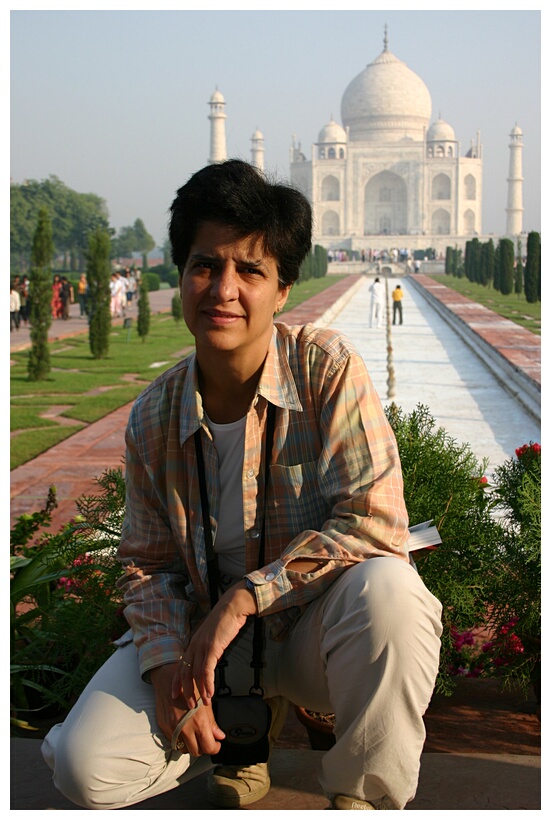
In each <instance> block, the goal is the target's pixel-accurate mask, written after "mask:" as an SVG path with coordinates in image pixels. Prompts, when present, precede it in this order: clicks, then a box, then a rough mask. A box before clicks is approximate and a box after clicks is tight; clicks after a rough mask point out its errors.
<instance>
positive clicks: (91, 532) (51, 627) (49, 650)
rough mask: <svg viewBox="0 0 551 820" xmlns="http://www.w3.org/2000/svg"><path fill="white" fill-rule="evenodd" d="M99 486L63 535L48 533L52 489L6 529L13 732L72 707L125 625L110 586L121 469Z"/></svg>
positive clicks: (120, 511) (116, 567) (115, 571)
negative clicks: (38, 505)
mask: <svg viewBox="0 0 551 820" xmlns="http://www.w3.org/2000/svg"><path fill="white" fill-rule="evenodd" d="M98 486H99V488H100V492H99V494H98V495H95V496H90V497H82V498H81V499H79V501H78V502H77V509H78V511H79V514H78V515H77V516H76V518H75V519H74V520H73V521H71V522H69V523H68V524H67V525H66V526H65V527H64V528H63V529H62V530H61V532H59V533H57V534H51V533H49V532H47V528H48V526H49V523H50V521H51V513H52V510H53V509H54V508H55V506H56V498H55V489H54V488H51V489H50V494H49V496H48V499H47V501H46V504H45V506H44V509H43V510H41V511H40V512H38V513H33V514H32V515H23V516H20V518H19V519H18V521H17V523H16V525H15V526H14V528H13V530H12V532H11V550H10V551H11V561H10V563H11V566H10V570H11V581H10V599H11V677H10V683H11V686H10V690H11V691H10V705H11V722H12V725H14V726H15V727H18V728H19V729H29V728H34V727H33V721H34V719H35V718H41V717H42V716H43V715H44V714H48V713H49V711H52V710H53V712H54V714H55V713H56V712H60V711H65V710H67V709H68V708H70V706H71V705H72V704H73V703H74V702H75V700H76V699H77V697H78V695H79V694H80V692H81V691H82V689H83V688H84V686H85V685H86V683H87V682H88V680H89V679H90V678H91V677H92V675H93V674H94V673H95V672H96V670H97V669H99V667H100V666H101V665H102V664H103V663H104V662H105V661H106V660H107V658H108V657H109V655H110V654H111V653H112V652H113V650H114V646H113V640H114V639H116V638H117V637H119V636H120V635H121V634H123V632H125V631H126V629H127V628H128V627H127V623H126V621H125V619H124V616H123V614H122V598H121V596H120V594H119V593H118V591H117V589H116V580H117V578H118V577H119V576H120V574H121V568H120V564H119V563H118V561H117V560H116V557H115V551H116V548H117V546H118V543H119V540H120V532H121V527H122V519H123V516H124V504H125V495H124V493H125V486H124V478H123V475H122V470H121V469H117V470H108V471H107V472H106V473H104V475H103V476H101V478H99V479H98Z"/></svg>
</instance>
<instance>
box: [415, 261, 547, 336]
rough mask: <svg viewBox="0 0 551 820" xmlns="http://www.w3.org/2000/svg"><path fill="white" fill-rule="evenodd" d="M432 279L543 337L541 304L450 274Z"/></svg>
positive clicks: (521, 295) (432, 277) (432, 275)
mask: <svg viewBox="0 0 551 820" xmlns="http://www.w3.org/2000/svg"><path fill="white" fill-rule="evenodd" d="M430 278H431V279H434V281H435V282H439V283H440V284H442V285H445V286H446V287H447V288H451V289H452V290H455V291H457V293H461V294H462V295H463V296H466V297H467V298H468V299H472V300H473V302H478V303H479V304H481V305H484V306H485V307H487V308H489V309H490V310H493V311H494V312H495V313H498V314H499V315H500V316H503V317H504V318H505V319H510V320H511V321H512V322H516V324H517V325H522V327H525V328H526V329H527V330H531V331H532V333H536V334H537V335H538V336H539V335H541V302H534V303H530V302H527V301H526V299H525V298H524V294H520V295H517V294H515V293H511V294H509V296H504V295H503V294H502V293H500V292H499V291H497V290H494V288H493V287H491V288H490V287H485V286H484V285H479V284H477V283H476V282H470V281H469V280H468V279H466V278H465V277H463V278H462V279H458V278H457V276H450V275H448V274H438V275H434V274H431V276H430Z"/></svg>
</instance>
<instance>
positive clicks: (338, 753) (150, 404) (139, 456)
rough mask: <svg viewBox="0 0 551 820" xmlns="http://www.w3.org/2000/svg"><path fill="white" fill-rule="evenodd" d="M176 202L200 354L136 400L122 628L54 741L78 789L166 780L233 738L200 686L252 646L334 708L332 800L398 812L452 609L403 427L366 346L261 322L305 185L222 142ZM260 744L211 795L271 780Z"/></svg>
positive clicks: (64, 777)
mask: <svg viewBox="0 0 551 820" xmlns="http://www.w3.org/2000/svg"><path fill="white" fill-rule="evenodd" d="M171 212H172V217H171V222H170V228H169V237H170V241H171V245H172V256H173V260H174V263H175V264H176V266H177V268H178V271H179V279H180V294H181V298H182V308H183V312H184V319H185V322H186V324H187V326H188V328H189V330H190V332H191V333H192V335H193V336H194V338H195V350H194V352H192V353H190V354H189V355H188V356H187V357H186V358H184V359H183V360H182V361H181V362H179V363H178V364H176V365H174V366H173V367H172V368H170V369H169V370H167V371H166V372H165V373H163V374H162V375H161V376H159V377H158V378H157V379H156V380H155V381H154V382H152V383H151V384H150V385H149V386H148V387H147V388H146V389H145V390H144V391H143V392H142V394H141V395H140V396H139V397H138V399H137V400H136V402H135V403H134V406H133V410H132V413H131V416H130V419H129V423H128V427H127V432H126V445H127V447H126V460H125V463H126V487H127V493H126V511H125V520H124V524H123V528H122V537H121V543H120V546H119V552H118V557H119V559H120V560H121V563H122V565H123V568H124V575H123V577H122V578H121V580H120V581H119V588H120V589H121V590H122V591H123V592H124V600H125V606H126V608H125V616H126V618H127V620H128V623H129V625H130V629H129V631H128V632H127V633H126V634H125V635H124V636H123V637H122V638H121V639H119V641H117V644H118V647H119V648H118V649H117V650H116V651H115V652H114V653H113V654H112V655H111V657H110V658H109V659H108V660H107V662H106V663H105V664H104V665H103V667H102V668H101V669H100V670H99V671H98V672H97V673H96V675H95V676H94V678H93V679H92V680H91V681H90V683H89V684H88V686H87V687H86V689H85V690H84V692H83V693H82V695H81V697H80V698H79V700H78V702H77V703H76V704H75V706H74V707H73V709H72V710H71V712H70V713H69V715H68V717H67V718H66V720H65V722H64V723H63V724H57V725H56V726H54V727H53V728H52V729H51V730H50V732H49V733H48V735H47V736H46V738H45V740H44V743H43V746H42V751H43V755H44V758H45V760H46V762H47V763H48V765H50V767H51V768H52V769H53V770H54V783H55V784H56V786H57V787H58V788H59V789H60V790H61V791H62V792H63V794H64V795H65V796H66V797H67V798H69V799H70V800H71V801H72V802H74V803H76V804H77V805H79V806H84V807H86V808H89V809H118V808H127V807H128V806H130V805H132V804H134V803H138V802H140V801H142V800H145V799H147V798H149V797H152V796H153V795H155V794H161V793H162V792H165V791H167V790H168V789H172V788H175V787H176V786H178V785H179V784H180V783H183V782H185V781H186V780H187V779H189V778H192V777H195V776H197V775H200V774H202V773H203V772H204V771H206V770H207V769H211V768H212V763H213V761H212V759H211V756H212V755H217V753H218V752H219V751H220V749H221V746H222V745H223V742H224V741H225V740H226V739H228V740H230V739H231V738H226V735H225V732H224V731H223V730H222V729H221V728H220V726H219V723H218V720H217V718H216V717H215V712H214V709H213V698H214V696H215V693H216V691H217V686H220V685H222V686H223V687H224V684H225V686H226V687H229V688H230V690H231V694H232V695H234V696H235V695H237V696H240V695H246V694H247V693H248V692H250V690H251V684H252V683H253V672H252V670H251V657H254V661H253V666H254V667H255V675H254V687H253V688H254V689H255V690H256V691H258V690H259V689H260V692H261V693H262V695H263V697H264V698H266V699H267V700H269V701H270V702H271V703H274V702H278V703H279V702H280V701H281V700H283V701H289V702H291V703H299V704H301V705H303V706H305V707H306V708H308V709H314V710H317V711H326V712H334V713H335V715H336V727H337V729H336V732H335V734H336V743H335V745H334V747H333V748H332V749H331V750H330V751H329V752H328V753H327V754H326V756H325V757H324V759H323V761H322V774H321V778H320V782H321V785H322V788H323V791H324V793H325V794H326V796H327V798H328V800H329V801H330V802H331V806H330V807H331V808H333V809H347V810H356V809H375V808H377V809H402V808H403V807H404V806H405V804H406V803H407V802H408V801H410V800H411V799H413V797H414V795H415V791H416V787H417V780H418V775H419V761H420V757H421V752H422V749H423V744H424V740H425V729H424V724H423V719H422V716H423V713H424V712H425V710H426V708H427V705H428V703H429V701H430V698H431V695H432V691H433V687H434V682H435V679H436V674H437V671H438V662H439V654H440V635H441V631H442V628H441V623H440V615H441V605H440V603H439V602H438V601H437V600H436V598H434V596H433V595H432V594H431V593H430V592H429V590H428V589H427V588H426V587H425V586H424V584H423V582H422V580H421V578H420V576H419V575H418V574H417V572H416V570H415V568H414V566H412V564H411V563H410V561H409V556H408V547H407V543H408V537H409V535H408V516H407V511H406V508H405V502H404V496H403V484H402V477H401V468H400V460H399V455H398V449H397V445H396V440H395V438H394V434H393V433H392V429H391V427H390V425H389V424H388V421H387V419H386V416H385V413H384V411H383V408H382V406H381V403H380V400H379V398H378V396H377V393H376V391H375V390H374V388H373V385H372V383H371V380H370V378H369V375H368V373H367V371H366V369H365V365H364V363H363V360H362V359H361V357H360V356H359V354H358V353H357V352H356V350H355V348H354V347H353V345H352V344H351V343H350V342H349V341H348V339H347V338H346V337H345V336H344V335H342V334H341V333H339V332H337V331H334V330H330V329H325V328H316V327H315V326H314V325H311V324H310V325H305V326H303V325H296V326H289V325H287V324H285V323H284V322H280V321H276V320H275V319H274V317H275V316H276V315H277V314H278V313H279V312H280V311H281V310H282V308H283V307H284V305H285V303H286V301H287V298H288V296H289V291H290V289H291V287H292V285H293V283H294V282H295V281H296V280H297V278H298V275H299V271H300V265H301V263H302V261H303V259H304V258H305V256H306V254H307V253H308V252H309V250H310V247H311V240H312V235H311V234H312V211H311V207H310V204H309V203H308V201H307V199H306V198H305V197H304V196H303V195H302V194H301V193H300V192H299V191H297V190H294V189H292V188H290V187H288V186H285V185H279V184H272V183H270V182H268V181H267V180H266V179H265V177H264V176H263V175H262V174H261V173H259V172H258V170H257V169H255V168H254V167H253V166H251V165H250V164H248V163H245V162H242V161H241V160H228V161H226V162H224V163H217V164H214V165H209V166H207V167H205V168H203V169H202V170H200V171H198V172H197V173H196V174H194V175H193V176H192V177H191V178H190V179H189V180H188V182H187V183H186V184H185V185H184V186H183V187H182V188H180V189H179V191H178V193H177V196H176V199H175V200H174V202H173V204H172V208H171ZM298 499H300V503H297V500H298ZM214 547H216V549H214ZM263 627H264V628H263ZM259 629H260V630H261V634H259V632H258V630H259ZM262 634H263V637H262ZM258 639H260V644H262V650H261V654H262V656H263V657H262V659H259V658H258ZM253 646H254V647H255V648H254V651H253ZM222 658H223V668H224V678H223V679H222V678H221V669H220V666H219V663H220V661H221V660H222ZM257 673H258V676H259V677H258V681H257ZM258 684H259V685H258ZM253 697H254V696H253ZM220 700H222V698H220ZM226 704H227V700H226ZM257 705H258V701H257ZM250 720H251V719H250V718H245V719H244V721H243V722H242V725H244V727H245V728H246V729H247V730H250V729H251V723H250ZM252 720H253V721H254V717H253V718H252ZM274 721H275V722H276V723H277V721H278V718H277V717H276V718H274ZM252 725H253V728H254V722H253V724H252ZM234 728H235V726H234ZM274 731H275V728H274ZM228 734H229V729H228ZM235 736H236V735H235V734H233V735H232V736H231V737H233V738H235ZM239 737H240V739H241V740H242V739H243V737H242V735H239ZM253 760H257V761H258V762H251V760H250V759H248V758H247V760H246V761H239V760H237V761H236V760H235V757H234V758H232V762H231V763H228V762H227V761H226V762H225V764H224V765H217V766H216V768H214V770H213V772H212V773H211V774H210V777H209V779H208V782H207V793H208V797H209V800H210V802H212V803H213V804H214V805H215V806H218V807H222V808H242V807H244V806H247V805H249V804H251V803H254V802H255V801H257V800H259V799H261V798H262V797H263V796H264V795H265V794H266V793H267V791H268V789H269V788H270V776H269V760H268V755H266V756H262V757H261V758H260V759H258V757H256V758H253ZM214 762H216V761H214ZM182 808H183V809H185V806H182Z"/></svg>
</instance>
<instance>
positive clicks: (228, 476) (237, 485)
mask: <svg viewBox="0 0 551 820" xmlns="http://www.w3.org/2000/svg"><path fill="white" fill-rule="evenodd" d="M206 421H207V426H208V428H209V430H210V431H211V433H212V437H213V439H214V445H215V447H216V450H217V452H218V470H219V476H220V513H219V516H218V531H217V533H216V540H215V542H214V551H215V553H216V554H217V556H218V568H219V570H220V575H228V576H231V577H232V578H242V577H243V576H244V575H245V572H246V569H245V543H244V538H243V531H244V527H245V523H244V517H243V477H242V474H243V458H244V452H245V427H246V423H247V417H246V416H243V418H242V419H239V420H238V421H232V422H231V423H230V424H215V422H213V421H211V420H210V419H209V418H208V416H207V417H206Z"/></svg>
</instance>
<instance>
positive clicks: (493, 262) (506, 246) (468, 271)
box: [445, 231, 541, 302]
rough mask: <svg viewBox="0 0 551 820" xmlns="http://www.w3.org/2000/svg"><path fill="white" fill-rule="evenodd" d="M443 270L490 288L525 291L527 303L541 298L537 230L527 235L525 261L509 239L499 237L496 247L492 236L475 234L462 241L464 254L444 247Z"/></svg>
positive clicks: (538, 237)
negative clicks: (463, 242) (483, 240)
mask: <svg viewBox="0 0 551 820" xmlns="http://www.w3.org/2000/svg"><path fill="white" fill-rule="evenodd" d="M445 270H446V273H449V274H451V275H452V276H457V277H462V276H466V277H467V279H469V281H471V282H477V283H478V284H480V285H485V286H487V287H493V288H494V290H497V291H499V292H500V293H503V294H504V295H506V296H507V295H508V294H510V293H513V292H514V293H516V294H517V295H518V296H520V295H521V294H522V293H524V296H525V298H526V301H527V302H538V301H540V300H541V240H540V235H539V233H537V232H536V231H531V232H530V233H529V234H528V238H527V243H526V260H525V263H524V264H523V259H522V255H521V250H520V242H519V243H518V246H517V248H516V252H515V245H514V243H513V242H512V240H511V239H506V238H503V239H500V240H499V242H498V245H497V247H495V246H494V242H493V240H492V239H489V240H488V241H487V242H480V240H479V239H478V238H477V237H474V238H473V239H469V240H468V241H467V242H466V244H465V253H464V255H463V252H462V250H461V249H460V248H458V247H457V245H456V246H455V247H453V248H452V247H449V246H448V247H447V248H446V267H445Z"/></svg>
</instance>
